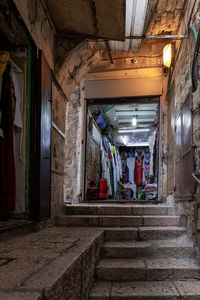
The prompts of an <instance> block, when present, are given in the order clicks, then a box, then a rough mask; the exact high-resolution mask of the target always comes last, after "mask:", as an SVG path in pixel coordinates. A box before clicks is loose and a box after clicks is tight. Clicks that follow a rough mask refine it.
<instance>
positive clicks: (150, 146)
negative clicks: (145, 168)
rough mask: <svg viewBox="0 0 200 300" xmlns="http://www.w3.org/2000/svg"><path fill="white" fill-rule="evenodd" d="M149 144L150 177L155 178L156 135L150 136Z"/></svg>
mask: <svg viewBox="0 0 200 300" xmlns="http://www.w3.org/2000/svg"><path fill="white" fill-rule="evenodd" d="M148 143H149V149H150V153H151V156H150V166H149V175H150V176H153V147H154V144H155V133H153V135H150V136H149V139H148Z"/></svg>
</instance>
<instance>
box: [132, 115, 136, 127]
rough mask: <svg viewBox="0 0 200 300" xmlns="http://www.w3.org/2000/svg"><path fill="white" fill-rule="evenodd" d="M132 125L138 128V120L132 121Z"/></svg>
mask: <svg viewBox="0 0 200 300" xmlns="http://www.w3.org/2000/svg"><path fill="white" fill-rule="evenodd" d="M132 125H133V126H136V125H137V119H136V118H135V117H134V118H133V119H132Z"/></svg>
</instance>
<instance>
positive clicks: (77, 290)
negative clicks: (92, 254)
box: [45, 257, 82, 300]
mask: <svg viewBox="0 0 200 300" xmlns="http://www.w3.org/2000/svg"><path fill="white" fill-rule="evenodd" d="M81 274H82V268H81V257H79V258H78V259H77V260H76V261H75V262H74V263H73V264H72V265H71V266H70V267H69V268H68V269H67V271H66V272H65V273H64V274H63V276H61V277H60V278H59V279H58V280H57V281H56V282H55V283H54V284H53V286H51V287H49V288H48V289H46V293H45V297H46V298H47V299H51V300H57V299H59V300H66V299H73V300H79V299H81V284H80V283H81Z"/></svg>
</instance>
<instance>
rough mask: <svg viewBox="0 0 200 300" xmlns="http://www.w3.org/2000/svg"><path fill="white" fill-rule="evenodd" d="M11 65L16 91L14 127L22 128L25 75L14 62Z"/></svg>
mask: <svg viewBox="0 0 200 300" xmlns="http://www.w3.org/2000/svg"><path fill="white" fill-rule="evenodd" d="M10 64H11V78H12V81H13V84H14V90H15V98H16V104H15V113H14V121H13V125H15V126H17V127H19V128H22V126H23V122H22V112H21V111H22V107H21V106H22V100H23V92H24V73H23V72H22V71H21V69H20V68H19V67H18V66H17V65H16V64H15V63H14V62H13V61H12V60H10Z"/></svg>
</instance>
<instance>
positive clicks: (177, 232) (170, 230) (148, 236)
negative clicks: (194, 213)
mask: <svg viewBox="0 0 200 300" xmlns="http://www.w3.org/2000/svg"><path fill="white" fill-rule="evenodd" d="M185 233H186V229H184V228H182V227H176V226H172V227H170V226H169V227H164V226H163V227H156V226H155V227H140V228H139V237H140V239H141V240H156V239H170V238H175V237H179V236H181V235H183V234H185Z"/></svg>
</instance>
